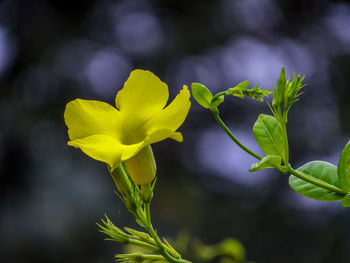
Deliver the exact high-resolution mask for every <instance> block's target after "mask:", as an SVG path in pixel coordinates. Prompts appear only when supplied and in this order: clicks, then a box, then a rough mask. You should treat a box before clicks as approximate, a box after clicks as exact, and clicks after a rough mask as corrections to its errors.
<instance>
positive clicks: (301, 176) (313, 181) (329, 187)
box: [287, 166, 348, 195]
mask: <svg viewBox="0 0 350 263" xmlns="http://www.w3.org/2000/svg"><path fill="white" fill-rule="evenodd" d="M287 171H288V173H290V174H292V175H294V176H296V177H298V178H299V179H301V180H304V181H307V182H309V183H311V184H314V185H317V186H319V187H322V188H324V189H327V190H330V191H332V192H336V193H338V194H340V195H347V194H348V193H347V192H345V191H344V190H342V189H340V188H338V187H336V186H334V185H330V184H328V183H326V182H323V181H321V180H318V179H316V178H313V177H310V176H308V175H306V174H304V173H302V172H300V171H297V170H294V169H293V168H292V167H290V166H289V167H288V168H287Z"/></svg>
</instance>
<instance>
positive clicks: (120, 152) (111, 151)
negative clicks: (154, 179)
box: [68, 135, 145, 170]
mask: <svg viewBox="0 0 350 263" xmlns="http://www.w3.org/2000/svg"><path fill="white" fill-rule="evenodd" d="M68 145H70V146H74V147H76V148H80V149H81V150H82V151H83V152H84V153H85V154H87V155H88V156H90V157H91V158H93V159H95V160H98V161H101V162H105V163H107V164H109V166H110V168H111V169H112V170H113V169H114V168H116V167H117V166H118V165H119V164H120V163H121V162H122V161H124V160H127V159H130V158H131V157H133V156H134V155H136V154H137V153H138V152H139V151H140V150H142V148H143V147H144V145H145V142H144V141H142V142H140V143H138V144H132V145H125V144H122V143H121V142H120V141H118V140H116V139H114V138H113V137H110V136H108V135H92V136H89V137H85V138H83V139H77V140H72V141H69V142H68Z"/></svg>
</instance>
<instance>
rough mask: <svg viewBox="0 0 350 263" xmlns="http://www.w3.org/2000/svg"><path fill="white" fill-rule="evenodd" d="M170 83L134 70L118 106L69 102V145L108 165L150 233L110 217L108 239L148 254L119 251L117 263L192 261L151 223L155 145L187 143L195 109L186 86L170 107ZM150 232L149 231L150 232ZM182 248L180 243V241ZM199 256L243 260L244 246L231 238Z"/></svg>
mask: <svg viewBox="0 0 350 263" xmlns="http://www.w3.org/2000/svg"><path fill="white" fill-rule="evenodd" d="M168 96H169V92H168V87H167V85H166V84H165V83H164V82H162V81H161V80H160V79H159V78H158V77H156V76H155V75H154V74H153V73H151V72H150V71H145V70H140V69H137V70H134V71H132V72H131V74H130V76H129V78H128V79H127V81H126V82H125V84H124V87H123V88H122V89H121V90H120V91H119V92H118V93H117V96H116V99H115V103H116V107H113V106H112V105H109V104H107V103H105V102H100V101H94V100H83V99H75V100H73V101H71V102H69V103H68V104H67V106H66V110H65V113H64V119H65V122H66V125H67V127H68V135H69V138H70V140H69V142H68V145H70V146H73V147H76V148H79V149H80V150H82V151H83V152H84V153H85V154H87V155H88V156H90V157H92V158H93V159H95V160H98V161H101V162H104V163H106V164H107V168H108V171H109V173H110V174H111V176H112V178H113V180H114V182H115V184H116V186H117V189H118V192H117V194H118V196H119V197H120V199H121V200H122V201H123V202H124V204H125V206H126V207H127V209H128V210H129V211H130V212H131V213H132V214H133V215H134V216H135V220H136V222H137V223H138V224H139V225H140V226H141V227H143V228H144V229H145V230H146V232H141V231H138V230H135V229H131V228H127V227H125V228H124V230H122V229H120V228H118V227H117V226H115V225H114V224H113V223H112V221H111V220H109V218H108V217H107V216H106V219H105V220H102V224H98V226H99V227H100V231H101V232H103V233H105V234H107V235H108V236H109V238H107V240H112V241H116V242H119V243H122V244H126V245H134V246H136V247H137V248H138V249H141V250H142V251H145V252H146V253H140V252H138V253H125V254H117V255H116V260H117V261H118V262H158V263H161V262H172V263H190V261H187V260H184V259H182V257H181V255H180V254H179V253H178V252H177V251H176V250H175V249H174V248H173V247H172V246H171V245H170V244H169V242H168V241H167V240H166V239H164V238H163V239H162V240H161V239H160V238H159V236H158V234H157V232H156V231H155V229H154V228H153V226H152V223H151V212H150V203H151V200H152V198H153V189H154V187H155V176H156V163H155V159H154V156H153V152H152V149H151V144H153V143H156V142H159V141H162V140H165V139H167V138H171V139H173V140H176V141H178V142H182V140H183V137H182V134H181V133H180V132H178V131H177V129H178V128H179V127H180V125H181V124H182V123H183V122H184V120H185V118H186V116H187V114H188V112H189V109H190V105H191V102H190V92H189V90H188V88H187V86H186V85H184V86H183V88H182V90H181V91H180V92H179V94H178V95H177V96H176V98H175V99H174V100H173V101H172V102H171V103H170V104H169V105H168V106H166V103H167V101H168ZM147 232H148V233H147ZM179 247H181V245H179ZM193 248H194V251H195V252H194V253H195V254H196V257H197V258H198V259H200V260H202V261H209V260H212V259H214V258H217V257H218V256H220V255H222V256H225V257H227V256H228V257H230V258H231V259H232V260H230V261H225V262H232V263H234V262H242V260H244V249H243V247H242V246H241V245H240V243H239V242H238V241H235V240H232V239H227V240H225V241H223V242H222V243H220V244H217V245H214V246H204V245H202V244H200V243H198V242H195V243H194V245H193Z"/></svg>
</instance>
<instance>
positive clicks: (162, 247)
mask: <svg viewBox="0 0 350 263" xmlns="http://www.w3.org/2000/svg"><path fill="white" fill-rule="evenodd" d="M145 214H146V220H147V229H146V230H147V231H148V232H149V233H150V235H151V237H152V238H153V239H154V241H155V243H156V245H157V247H158V248H159V252H160V254H161V255H162V256H163V257H164V258H165V259H167V260H168V261H169V262H171V263H191V262H190V261H187V260H184V259H181V257H180V258H175V257H173V256H171V255H170V254H169V252H168V250H167V248H166V246H165V245H164V244H163V242H162V241H161V240H160V238H159V237H158V235H157V233H156V231H155V230H154V228H153V226H152V222H151V204H150V202H146V203H145Z"/></svg>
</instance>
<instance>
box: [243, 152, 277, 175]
mask: <svg viewBox="0 0 350 263" xmlns="http://www.w3.org/2000/svg"><path fill="white" fill-rule="evenodd" d="M281 161H282V158H281V157H280V156H274V155H267V156H265V157H264V158H262V159H261V160H260V161H259V162H257V163H253V164H252V165H251V166H250V168H249V172H256V171H260V170H262V169H265V168H274V167H280V166H281Z"/></svg>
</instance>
